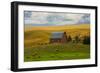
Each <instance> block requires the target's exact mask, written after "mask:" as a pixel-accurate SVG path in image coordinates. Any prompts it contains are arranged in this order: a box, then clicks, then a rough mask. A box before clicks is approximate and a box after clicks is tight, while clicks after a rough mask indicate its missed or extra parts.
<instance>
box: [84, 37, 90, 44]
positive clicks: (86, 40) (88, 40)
mask: <svg viewBox="0 0 100 73" xmlns="http://www.w3.org/2000/svg"><path fill="white" fill-rule="evenodd" d="M83 44H90V36H84V38H83Z"/></svg>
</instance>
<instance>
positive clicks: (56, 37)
mask: <svg viewBox="0 0 100 73" xmlns="http://www.w3.org/2000/svg"><path fill="white" fill-rule="evenodd" d="M66 42H67V35H66V32H52V33H51V37H50V43H66Z"/></svg>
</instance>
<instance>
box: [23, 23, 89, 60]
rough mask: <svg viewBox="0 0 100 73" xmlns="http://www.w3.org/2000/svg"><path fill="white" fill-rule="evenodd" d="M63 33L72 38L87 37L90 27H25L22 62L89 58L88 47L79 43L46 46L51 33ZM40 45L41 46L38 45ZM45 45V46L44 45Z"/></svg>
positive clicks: (83, 25)
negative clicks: (77, 36)
mask: <svg viewBox="0 0 100 73" xmlns="http://www.w3.org/2000/svg"><path fill="white" fill-rule="evenodd" d="M59 31H64V32H66V33H67V35H71V37H72V38H74V37H75V36H76V35H80V36H89V35H90V25H89V24H81V25H67V26H41V27H40V26H38V27H37V26H34V27H28V28H27V27H25V31H24V47H25V51H24V57H25V58H24V61H43V60H60V59H61V60H64V59H65V60H68V59H85V58H90V45H84V44H81V43H78V44H77V43H72V42H71V43H66V44H56V45H55V44H48V43H49V38H50V36H51V32H59ZM40 43H42V45H41V44H40ZM45 43H47V44H45Z"/></svg>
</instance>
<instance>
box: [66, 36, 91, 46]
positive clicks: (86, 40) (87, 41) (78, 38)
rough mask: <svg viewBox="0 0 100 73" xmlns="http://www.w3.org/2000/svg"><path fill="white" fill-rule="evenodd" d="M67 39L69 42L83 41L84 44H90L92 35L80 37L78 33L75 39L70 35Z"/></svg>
mask: <svg viewBox="0 0 100 73" xmlns="http://www.w3.org/2000/svg"><path fill="white" fill-rule="evenodd" d="M67 41H68V42H71V41H72V42H73V43H83V44H90V36H83V37H82V39H81V38H80V36H79V35H76V36H75V37H74V38H73V39H72V37H71V36H70V35H69V36H68V37H67Z"/></svg>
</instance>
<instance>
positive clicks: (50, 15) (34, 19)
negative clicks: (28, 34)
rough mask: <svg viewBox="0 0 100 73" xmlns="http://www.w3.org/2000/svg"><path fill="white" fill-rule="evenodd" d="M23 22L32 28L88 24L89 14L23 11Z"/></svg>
mask: <svg viewBox="0 0 100 73" xmlns="http://www.w3.org/2000/svg"><path fill="white" fill-rule="evenodd" d="M24 22H25V24H32V25H33V26H56V25H70V24H89V23H90V14H78V13H55V12H34V11H24Z"/></svg>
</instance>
